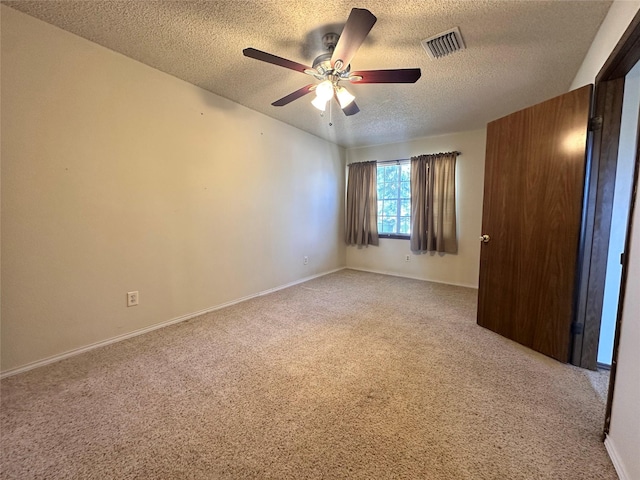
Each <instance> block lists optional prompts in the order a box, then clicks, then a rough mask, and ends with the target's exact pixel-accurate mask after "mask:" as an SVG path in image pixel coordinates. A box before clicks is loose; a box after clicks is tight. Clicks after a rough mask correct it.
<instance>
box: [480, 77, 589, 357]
mask: <svg viewBox="0 0 640 480" xmlns="http://www.w3.org/2000/svg"><path fill="white" fill-rule="evenodd" d="M591 90H592V86H591V85H588V86H586V87H582V88H580V89H578V90H574V91H572V92H569V93H567V94H565V95H561V96H559V97H556V98H553V99H551V100H548V101H546V102H543V103H540V104H538V105H535V106H533V107H529V108H527V109H524V110H521V111H519V112H516V113H513V114H511V115H508V116H506V117H504V118H501V119H499V120H496V121H494V122H491V123H490V124H489V125H488V126H487V155H486V165H485V184H484V210H483V214H482V233H483V234H484V235H488V239H487V238H485V240H488V241H486V243H484V242H483V243H482V251H481V254H480V283H479V292H478V324H479V325H481V326H483V327H486V328H488V329H490V330H493V331H494V332H496V333H499V334H500V335H503V336H505V337H507V338H510V339H512V340H514V341H516V342H518V343H520V344H522V345H525V346H527V347H530V348H532V349H534V350H536V351H538V352H541V353H543V354H545V355H548V356H550V357H553V358H555V359H557V360H560V361H561V362H567V361H568V360H569V345H570V341H571V323H572V319H573V308H574V291H575V288H576V262H577V255H578V242H579V235H580V221H581V212H582V199H583V187H584V176H585V163H586V161H585V158H586V155H585V153H586V139H587V125H588V121H589V106H590V102H591Z"/></svg>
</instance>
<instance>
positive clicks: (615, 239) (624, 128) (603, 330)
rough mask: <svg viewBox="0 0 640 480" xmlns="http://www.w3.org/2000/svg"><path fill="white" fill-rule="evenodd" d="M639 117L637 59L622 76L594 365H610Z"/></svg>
mask: <svg viewBox="0 0 640 480" xmlns="http://www.w3.org/2000/svg"><path fill="white" fill-rule="evenodd" d="M639 117H640V62H637V63H636V64H635V66H634V67H633V68H632V69H631V70H630V71H629V73H628V74H627V75H626V77H625V86H624V96H623V100H622V119H621V123H620V143H619V146H618V162H617V167H616V179H615V187H614V194H613V209H612V214H611V231H610V234H609V251H608V255H607V267H606V268H607V269H606V277H605V287H604V299H603V306H602V320H601V324H600V338H599V342H598V357H597V359H598V360H597V362H598V367H599V368H605V369H607V368H610V367H611V361H612V358H613V344H614V336H615V330H616V317H617V314H618V302H619V298H620V280H621V278H622V263H623V257H622V255H623V252H624V249H625V239H626V235H627V225H628V219H629V207H630V203H631V192H632V187H633V174H634V164H635V157H636V151H637V140H638V139H637V136H638V122H639Z"/></svg>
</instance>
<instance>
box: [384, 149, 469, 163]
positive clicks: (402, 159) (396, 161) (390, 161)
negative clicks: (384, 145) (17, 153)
mask: <svg viewBox="0 0 640 480" xmlns="http://www.w3.org/2000/svg"><path fill="white" fill-rule="evenodd" d="M447 153H455V154H456V155H462V153H461V152H458V151H454V152H446V153H443V152H439V153H428V154H427V155H446V154H447ZM409 160H411V159H410V158H401V159H399V160H379V161H378V162H377V163H382V164H395V165H398V164H400V163H402V162H408V161H409Z"/></svg>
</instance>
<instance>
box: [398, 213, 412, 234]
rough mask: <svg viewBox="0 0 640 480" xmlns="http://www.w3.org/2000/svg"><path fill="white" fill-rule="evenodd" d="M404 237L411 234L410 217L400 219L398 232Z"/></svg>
mask: <svg viewBox="0 0 640 480" xmlns="http://www.w3.org/2000/svg"><path fill="white" fill-rule="evenodd" d="M399 233H404V234H406V235H409V234H410V233H411V218H410V217H400V232H399Z"/></svg>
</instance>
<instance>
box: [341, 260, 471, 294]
mask: <svg viewBox="0 0 640 480" xmlns="http://www.w3.org/2000/svg"><path fill="white" fill-rule="evenodd" d="M345 268H346V269H347V270H358V271H359V272H369V273H379V274H380V275H391V276H392V277H401V278H410V279H412V280H422V281H423V282H433V283H442V284H444V285H453V286H454V287H465V288H473V289H474V290H477V289H478V286H477V285H468V284H466V283H455V282H443V281H442V280H431V279H428V278H422V277H416V276H413V275H405V274H403V273H398V272H387V271H384V270H371V269H369V268H359V267H349V266H347V267H345Z"/></svg>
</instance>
